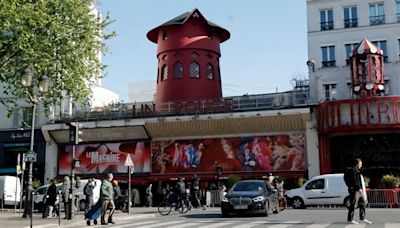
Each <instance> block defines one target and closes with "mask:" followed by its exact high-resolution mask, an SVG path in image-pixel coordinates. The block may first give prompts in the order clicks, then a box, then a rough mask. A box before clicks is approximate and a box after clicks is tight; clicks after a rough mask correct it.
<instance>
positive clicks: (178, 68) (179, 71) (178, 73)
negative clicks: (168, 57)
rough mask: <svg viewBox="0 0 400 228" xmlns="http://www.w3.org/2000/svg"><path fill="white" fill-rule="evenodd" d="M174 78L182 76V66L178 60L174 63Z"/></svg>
mask: <svg viewBox="0 0 400 228" xmlns="http://www.w3.org/2000/svg"><path fill="white" fill-rule="evenodd" d="M174 78H183V66H182V64H181V63H180V62H177V63H175V65H174Z"/></svg>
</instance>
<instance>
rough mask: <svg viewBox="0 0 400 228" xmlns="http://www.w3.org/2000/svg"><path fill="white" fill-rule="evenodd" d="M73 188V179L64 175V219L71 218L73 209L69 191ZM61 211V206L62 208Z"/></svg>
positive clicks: (62, 191)
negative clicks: (71, 208)
mask: <svg viewBox="0 0 400 228" xmlns="http://www.w3.org/2000/svg"><path fill="white" fill-rule="evenodd" d="M70 188H71V181H70V179H69V176H65V177H64V183H63V185H62V186H61V194H62V201H63V202H64V211H65V217H64V219H71V215H70V213H71V211H70V207H71V205H70V201H69V198H70V197H69V191H70ZM60 211H61V208H60Z"/></svg>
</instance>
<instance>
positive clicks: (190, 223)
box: [167, 222, 201, 228]
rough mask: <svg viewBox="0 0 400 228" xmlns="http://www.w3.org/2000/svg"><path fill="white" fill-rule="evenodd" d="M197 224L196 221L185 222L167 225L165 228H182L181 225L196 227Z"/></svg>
mask: <svg viewBox="0 0 400 228" xmlns="http://www.w3.org/2000/svg"><path fill="white" fill-rule="evenodd" d="M199 224H201V223H198V222H187V223H184V224H181V225H174V226H167V228H183V227H198V226H199Z"/></svg>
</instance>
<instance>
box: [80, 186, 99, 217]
mask: <svg viewBox="0 0 400 228" xmlns="http://www.w3.org/2000/svg"><path fill="white" fill-rule="evenodd" d="M96 185H97V183H96V181H94V179H93V178H89V180H88V182H87V184H86V185H85V187H84V188H83V193H84V194H85V212H88V211H89V210H90V208H91V207H92V206H93V189H94V188H95V187H96Z"/></svg>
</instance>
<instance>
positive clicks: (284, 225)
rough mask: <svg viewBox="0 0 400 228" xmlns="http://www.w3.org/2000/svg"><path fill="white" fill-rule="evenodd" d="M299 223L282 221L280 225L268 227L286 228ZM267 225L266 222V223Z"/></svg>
mask: <svg viewBox="0 0 400 228" xmlns="http://www.w3.org/2000/svg"><path fill="white" fill-rule="evenodd" d="M299 223H301V221H282V222H280V224H276V225H271V226H268V227H269V228H287V227H290V226H294V225H296V224H299ZM266 224H268V221H267V222H266Z"/></svg>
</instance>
